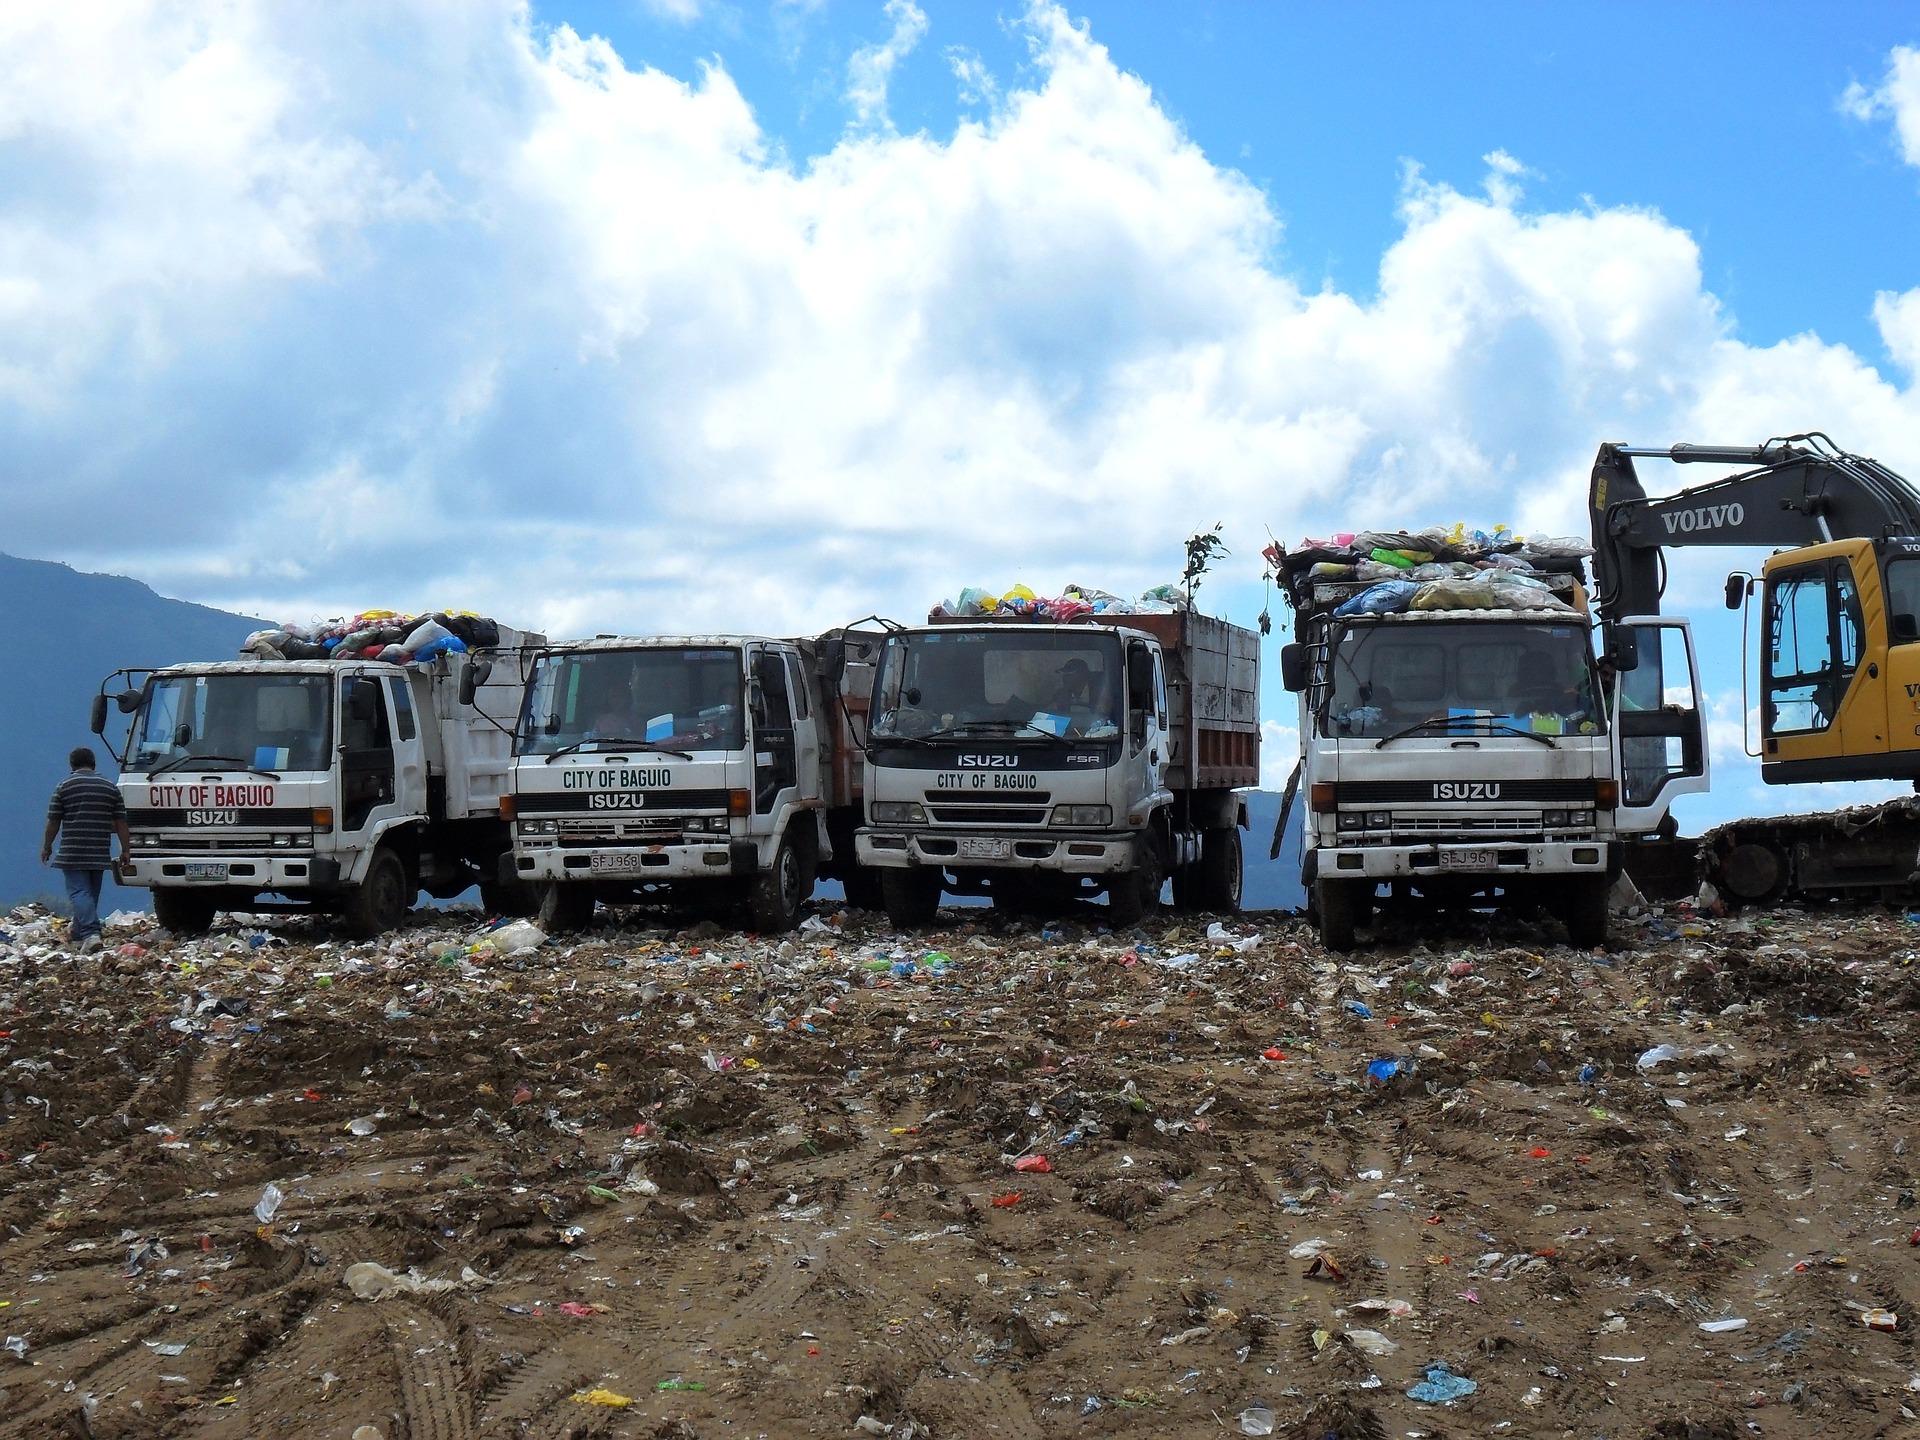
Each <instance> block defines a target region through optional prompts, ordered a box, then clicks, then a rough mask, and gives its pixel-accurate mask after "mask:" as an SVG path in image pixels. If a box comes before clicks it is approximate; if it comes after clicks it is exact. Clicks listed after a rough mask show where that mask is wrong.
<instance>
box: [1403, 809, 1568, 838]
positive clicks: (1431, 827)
mask: <svg viewBox="0 0 1920 1440" xmlns="http://www.w3.org/2000/svg"><path fill="white" fill-rule="evenodd" d="M1393 828H1394V830H1395V831H1396V832H1401V833H1405V834H1410V835H1447V834H1460V835H1527V834H1533V835H1537V834H1539V833H1540V812H1539V811H1538V810H1535V811H1534V812H1532V813H1531V814H1528V815H1486V816H1481V815H1407V814H1404V813H1401V812H1398V811H1396V812H1395V813H1394V817H1393Z"/></svg>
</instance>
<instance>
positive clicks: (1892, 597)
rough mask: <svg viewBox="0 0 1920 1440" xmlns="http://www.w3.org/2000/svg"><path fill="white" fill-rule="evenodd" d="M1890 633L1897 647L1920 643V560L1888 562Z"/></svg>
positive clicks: (1888, 631) (1888, 627) (1890, 637)
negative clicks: (1918, 641) (1915, 642)
mask: <svg viewBox="0 0 1920 1440" xmlns="http://www.w3.org/2000/svg"><path fill="white" fill-rule="evenodd" d="M1887 633H1888V638H1889V639H1891V640H1892V642H1893V643H1894V644H1895V645H1908V644H1911V643H1912V642H1913V641H1915V640H1920V558H1912V559H1905V560H1889V561H1888V562H1887Z"/></svg>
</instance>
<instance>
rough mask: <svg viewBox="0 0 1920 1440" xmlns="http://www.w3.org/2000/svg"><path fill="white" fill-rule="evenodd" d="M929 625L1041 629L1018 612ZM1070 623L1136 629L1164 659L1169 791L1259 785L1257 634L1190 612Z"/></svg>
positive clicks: (945, 618)
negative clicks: (1169, 739) (1155, 642)
mask: <svg viewBox="0 0 1920 1440" xmlns="http://www.w3.org/2000/svg"><path fill="white" fill-rule="evenodd" d="M927 623H928V624H930V625H1008V626H1013V625H1027V626H1033V625H1042V624H1050V623H1053V622H1049V621H1044V620H1036V619H1032V618H1029V617H1027V616H1024V615H973V616H958V615H931V616H928V617H927ZM1068 623H1069V624H1072V625H1104V626H1106V627H1108V628H1110V629H1115V630H1138V631H1140V632H1141V633H1142V634H1146V635H1151V636H1153V638H1154V639H1156V640H1158V641H1159V642H1160V648H1161V650H1162V651H1163V652H1164V653H1165V655H1166V660H1167V708H1168V711H1169V714H1168V720H1169V723H1170V726H1171V729H1172V742H1171V746H1172V753H1171V754H1170V756H1169V757H1168V764H1167V771H1166V776H1167V786H1168V788H1169V789H1171V790H1175V791H1181V790H1243V789H1246V788H1248V787H1250V786H1255V785H1258V784H1259V783H1260V636H1259V634H1258V633H1257V632H1255V631H1252V630H1249V629H1247V628H1246V627H1245V626H1244V625H1234V624H1232V623H1230V622H1228V621H1226V620H1221V619H1218V618H1216V617H1214V616H1212V615H1200V614H1197V613H1195V612H1193V611H1191V610H1183V611H1175V612H1172V613H1170V614H1150V615H1126V614H1096V615H1084V616H1081V617H1079V618H1078V619H1075V620H1072V621H1069V622H1068Z"/></svg>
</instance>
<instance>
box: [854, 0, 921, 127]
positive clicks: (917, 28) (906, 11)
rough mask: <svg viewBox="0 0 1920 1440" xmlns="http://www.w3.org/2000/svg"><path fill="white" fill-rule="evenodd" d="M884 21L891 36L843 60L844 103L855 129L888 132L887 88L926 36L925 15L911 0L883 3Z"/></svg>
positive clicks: (890, 123) (890, 125)
mask: <svg viewBox="0 0 1920 1440" xmlns="http://www.w3.org/2000/svg"><path fill="white" fill-rule="evenodd" d="M886 16H887V19H889V20H891V21H892V22H893V33H892V34H891V35H889V36H887V38H886V39H885V40H883V41H881V42H880V43H879V44H877V45H863V46H861V47H860V49H858V50H856V51H854V52H853V54H852V55H851V56H850V57H849V58H848V60H847V104H848V105H850V106H852V107H853V119H854V124H855V125H856V126H860V127H863V128H870V129H879V130H889V131H890V130H892V129H893V120H892V118H891V117H890V116H889V115H888V114H887V87H888V86H889V85H890V84H891V83H892V80H893V72H894V71H895V69H897V68H898V67H899V64H900V62H901V61H902V60H904V59H906V58H907V56H909V55H911V54H912V53H913V51H914V49H915V47H916V46H918V45H919V43H920V41H921V40H922V39H923V38H924V37H925V35H926V33H927V14H926V11H924V10H922V9H921V8H920V7H919V6H918V5H916V4H914V3H913V0H887V5H886Z"/></svg>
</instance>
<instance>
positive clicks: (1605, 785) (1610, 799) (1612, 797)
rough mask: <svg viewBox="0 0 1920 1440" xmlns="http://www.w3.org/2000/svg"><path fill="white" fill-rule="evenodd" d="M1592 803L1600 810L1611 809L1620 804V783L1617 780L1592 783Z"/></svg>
mask: <svg viewBox="0 0 1920 1440" xmlns="http://www.w3.org/2000/svg"><path fill="white" fill-rule="evenodd" d="M1593 803H1594V804H1595V805H1597V806H1599V808H1600V809H1602V810H1611V809H1613V808H1614V807H1615V806H1616V805H1618V804H1619V803H1620V782H1619V781H1618V780H1596V781H1594V782H1593Z"/></svg>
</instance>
